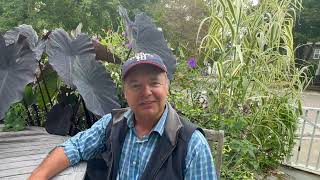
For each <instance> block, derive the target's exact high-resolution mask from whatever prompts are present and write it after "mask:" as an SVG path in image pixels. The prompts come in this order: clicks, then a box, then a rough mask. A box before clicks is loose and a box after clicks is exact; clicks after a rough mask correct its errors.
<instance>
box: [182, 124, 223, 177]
mask: <svg viewBox="0 0 320 180" xmlns="http://www.w3.org/2000/svg"><path fill="white" fill-rule="evenodd" d="M202 179H210V180H216V179H217V176H216V170H215V167H214V162H213V158H212V155H211V151H210V146H209V144H208V142H207V140H206V139H205V137H204V136H203V134H202V133H201V132H200V131H198V130H196V131H195V132H194V133H193V134H192V136H191V139H190V141H189V144H188V152H187V156H186V169H185V180H202Z"/></svg>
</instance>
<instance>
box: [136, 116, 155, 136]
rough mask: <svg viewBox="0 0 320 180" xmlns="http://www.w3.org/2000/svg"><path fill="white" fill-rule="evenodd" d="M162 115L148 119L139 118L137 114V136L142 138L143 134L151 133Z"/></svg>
mask: <svg viewBox="0 0 320 180" xmlns="http://www.w3.org/2000/svg"><path fill="white" fill-rule="evenodd" d="M160 117H161V116H160ZM160 117H158V118H153V119H148V118H137V117H136V116H135V120H134V124H135V125H134V128H135V130H136V132H137V136H138V137H139V138H142V137H143V136H145V135H147V134H149V133H150V131H151V130H152V129H153V128H154V126H156V124H157V123H158V122H159V120H160Z"/></svg>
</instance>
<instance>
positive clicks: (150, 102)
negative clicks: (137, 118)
mask: <svg viewBox="0 0 320 180" xmlns="http://www.w3.org/2000/svg"><path fill="white" fill-rule="evenodd" d="M154 102H155V101H143V102H141V103H140V105H149V104H152V103H154Z"/></svg>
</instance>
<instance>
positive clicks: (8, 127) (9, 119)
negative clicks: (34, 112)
mask: <svg viewBox="0 0 320 180" xmlns="http://www.w3.org/2000/svg"><path fill="white" fill-rule="evenodd" d="M26 117H27V114H26V109H25V107H24V106H23V105H22V104H21V103H16V104H14V105H12V106H11V108H10V109H9V111H8V112H7V113H6V116H5V118H4V128H3V130H4V131H22V130H24V129H25V127H26V121H25V118H26Z"/></svg>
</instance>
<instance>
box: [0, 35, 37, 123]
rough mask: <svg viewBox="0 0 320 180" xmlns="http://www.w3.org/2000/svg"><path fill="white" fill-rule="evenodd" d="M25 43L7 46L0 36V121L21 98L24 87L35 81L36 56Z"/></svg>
mask: <svg viewBox="0 0 320 180" xmlns="http://www.w3.org/2000/svg"><path fill="white" fill-rule="evenodd" d="M18 39H19V38H18ZM25 41H26V40H23V41H21V42H18V41H16V42H14V43H12V44H9V45H8V46H7V45H6V42H5V39H4V37H3V36H1V35H0V100H1V103H0V119H2V118H3V117H4V115H5V113H6V111H7V110H8V109H9V107H10V105H11V104H13V103H15V102H18V101H20V100H21V99H22V98H23V92H24V88H25V86H26V85H27V84H29V83H30V82H32V81H34V80H35V71H36V68H37V61H36V55H35V53H33V51H32V50H31V49H30V48H29V46H28V43H26V42H25Z"/></svg>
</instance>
